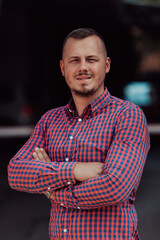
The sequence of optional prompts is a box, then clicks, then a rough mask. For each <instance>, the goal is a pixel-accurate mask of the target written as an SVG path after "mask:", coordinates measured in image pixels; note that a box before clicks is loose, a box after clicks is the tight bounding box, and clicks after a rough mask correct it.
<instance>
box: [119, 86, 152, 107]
mask: <svg viewBox="0 0 160 240" xmlns="http://www.w3.org/2000/svg"><path fill="white" fill-rule="evenodd" d="M152 91H153V87H152V85H151V83H150V82H130V83H128V84H127V85H126V86H125V87H124V91H123V92H124V99H126V100H129V101H131V102H133V103H135V104H137V105H139V106H149V105H152V94H151V93H152Z"/></svg>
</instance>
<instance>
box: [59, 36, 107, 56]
mask: <svg viewBox="0 0 160 240" xmlns="http://www.w3.org/2000/svg"><path fill="white" fill-rule="evenodd" d="M99 54H105V47H104V44H103V42H102V41H101V39H100V38H99V37H97V36H89V37H87V38H84V39H74V38H69V39H68V40H67V42H66V44H65V46H64V49H63V57H70V56H72V55H74V56H80V55H99Z"/></svg>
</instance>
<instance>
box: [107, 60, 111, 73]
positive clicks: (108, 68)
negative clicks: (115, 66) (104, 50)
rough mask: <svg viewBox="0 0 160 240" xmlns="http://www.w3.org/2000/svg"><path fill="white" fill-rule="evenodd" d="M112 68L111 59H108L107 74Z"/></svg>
mask: <svg viewBox="0 0 160 240" xmlns="http://www.w3.org/2000/svg"><path fill="white" fill-rule="evenodd" d="M110 68H111V59H110V58H109V57H107V58H106V73H109V71H110Z"/></svg>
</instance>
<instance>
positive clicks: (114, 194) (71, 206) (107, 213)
mask: <svg viewBox="0 0 160 240" xmlns="http://www.w3.org/2000/svg"><path fill="white" fill-rule="evenodd" d="M35 147H42V148H44V149H45V150H46V152H47V153H48V155H49V157H50V159H51V160H52V163H48V162H40V161H38V160H34V159H33V157H32V153H33V151H34V148H35ZM149 147H150V140H149V134H148V129H147V123H146V119H145V116H144V114H143V112H142V110H141V109H140V108H139V107H138V106H136V105H134V104H133V103H130V102H128V101H124V100H121V99H118V98H116V97H113V96H111V95H110V93H109V92H108V90H107V89H106V90H105V91H104V93H103V94H102V95H101V96H99V97H98V98H97V99H95V100H94V101H93V102H92V103H91V104H89V105H88V106H87V107H86V108H85V110H84V111H83V114H82V115H81V116H80V117H79V116H78V115H77V113H76V111H75V107H74V103H73V101H72V100H71V101H70V102H69V104H68V105H66V106H64V107H59V108H56V109H52V110H50V111H48V112H47V113H46V114H44V115H43V116H42V118H41V119H40V121H39V122H38V124H37V125H36V127H35V129H34V132H33V134H32V136H31V137H30V139H29V140H28V141H27V143H26V144H25V145H24V146H23V147H22V148H21V149H20V151H19V152H18V153H17V154H16V156H15V157H14V158H13V159H12V160H11V161H10V163H9V166H8V179H9V184H10V186H11V187H12V188H14V189H16V190H19V191H26V192H29V193H45V192H46V191H48V189H50V190H51V191H53V194H54V198H55V200H54V201H53V200H51V204H52V207H51V216H50V224H49V236H50V239H51V240H53V239H54V240H55V239H64V240H65V239H69V240H71V239H72V240H77V239H80V240H112V239H113V240H117V239H119V240H122V239H129V240H132V239H139V235H138V231H137V214H136V210H135V207H134V200H135V194H136V191H137V188H138V185H139V182H140V179H141V175H142V172H143V167H144V164H145V160H146V157H147V153H148V150H149ZM77 162H103V163H105V164H104V171H103V174H102V175H101V176H99V177H96V178H92V179H89V180H87V181H84V182H76V180H75V178H74V175H73V168H74V166H75V164H76V163H77Z"/></svg>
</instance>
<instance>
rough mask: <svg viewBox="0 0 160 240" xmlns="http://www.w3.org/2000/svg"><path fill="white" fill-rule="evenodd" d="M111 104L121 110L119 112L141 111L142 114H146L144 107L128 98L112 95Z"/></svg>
mask: <svg viewBox="0 0 160 240" xmlns="http://www.w3.org/2000/svg"><path fill="white" fill-rule="evenodd" d="M110 104H111V105H112V106H113V108H115V110H117V111H118V112H119V114H124V113H125V112H139V113H141V114H144V113H143V111H142V109H141V108H140V107H139V106H138V105H136V104H134V103H132V102H130V101H128V100H124V99H120V98H117V97H114V96H111V103H110Z"/></svg>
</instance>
